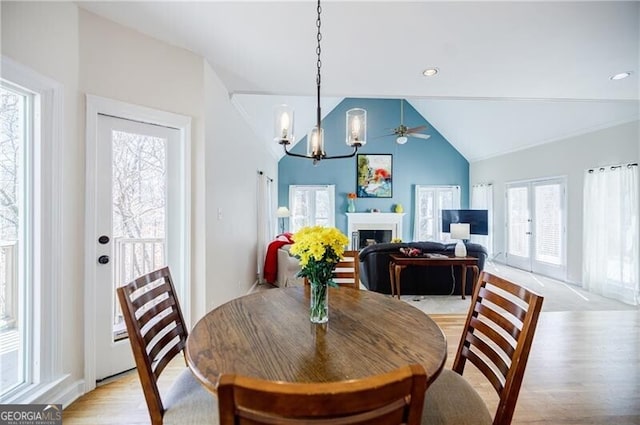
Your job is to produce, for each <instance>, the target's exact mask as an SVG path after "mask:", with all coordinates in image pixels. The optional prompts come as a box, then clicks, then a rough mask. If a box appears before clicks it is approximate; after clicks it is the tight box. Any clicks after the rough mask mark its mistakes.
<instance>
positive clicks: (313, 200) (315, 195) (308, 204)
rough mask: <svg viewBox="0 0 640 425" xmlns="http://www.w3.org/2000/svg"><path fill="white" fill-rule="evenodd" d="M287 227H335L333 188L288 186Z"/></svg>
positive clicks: (293, 228)
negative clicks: (288, 214) (288, 212)
mask: <svg viewBox="0 0 640 425" xmlns="http://www.w3.org/2000/svg"><path fill="white" fill-rule="evenodd" d="M289 209H290V211H291V216H290V217H289V227H290V230H291V232H297V231H298V230H300V228H302V227H304V226H334V225H335V211H336V209H335V186H333V185H322V186H298V185H291V186H289Z"/></svg>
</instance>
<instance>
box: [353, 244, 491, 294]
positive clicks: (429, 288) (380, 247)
mask: <svg viewBox="0 0 640 425" xmlns="http://www.w3.org/2000/svg"><path fill="white" fill-rule="evenodd" d="M455 245H456V244H455V243H449V244H443V243H439V242H408V243H381V244H376V245H370V246H368V247H366V248H364V249H363V250H362V251H360V281H361V282H362V284H363V285H364V286H365V287H367V289H369V290H370V291H375V292H380V293H383V294H391V282H390V279H389V262H390V260H391V258H390V257H389V255H390V254H398V253H400V248H405V247H409V248H418V249H420V250H421V251H422V252H423V253H438V254H445V255H454V251H455ZM466 246H467V255H468V256H471V257H476V258H477V259H478V268H479V269H480V271H482V270H483V269H484V262H485V260H486V259H487V250H486V249H485V247H483V246H482V245H479V244H475V243H467V244H466ZM460 273H461V272H460V267H453V270H452V269H451V268H449V267H407V268H406V269H405V270H403V272H402V288H401V290H402V295H449V294H454V295H462V292H461V288H460V287H461V284H460V282H461V274H460ZM466 280H467V282H466V288H465V292H464V293H465V294H467V295H469V294H471V293H472V290H473V284H474V282H473V271H472V270H471V268H469V269H467V279H466ZM452 289H453V293H452Z"/></svg>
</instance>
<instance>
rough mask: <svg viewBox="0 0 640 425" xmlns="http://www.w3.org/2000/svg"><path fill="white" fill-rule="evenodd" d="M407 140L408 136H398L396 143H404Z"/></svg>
mask: <svg viewBox="0 0 640 425" xmlns="http://www.w3.org/2000/svg"><path fill="white" fill-rule="evenodd" d="M407 140H409V139H408V138H407V136H398V138H397V139H396V143H397V144H399V145H404V144H405V143H407Z"/></svg>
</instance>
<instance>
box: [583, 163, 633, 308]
mask: <svg viewBox="0 0 640 425" xmlns="http://www.w3.org/2000/svg"><path fill="white" fill-rule="evenodd" d="M638 208H639V207H638V166H637V164H634V165H623V166H615V167H601V168H598V169H594V170H587V171H586V173H585V176H584V222H583V224H584V227H583V244H584V245H583V280H584V287H585V288H586V289H587V290H588V291H590V292H593V293H596V294H600V295H603V296H605V297H609V298H613V299H616V300H619V301H622V302H624V303H627V304H632V305H638V303H639V302H640V288H639V280H640V278H639V276H638V268H639V267H638V263H639V261H640V259H639V257H640V250H639V247H638V245H639V242H638Z"/></svg>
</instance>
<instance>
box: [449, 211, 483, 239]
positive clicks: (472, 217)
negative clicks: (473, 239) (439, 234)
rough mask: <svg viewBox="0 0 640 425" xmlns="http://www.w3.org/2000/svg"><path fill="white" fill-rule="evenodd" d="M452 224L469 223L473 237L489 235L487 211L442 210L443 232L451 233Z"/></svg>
mask: <svg viewBox="0 0 640 425" xmlns="http://www.w3.org/2000/svg"><path fill="white" fill-rule="evenodd" d="M451 223H469V233H471V234H472V235H488V234H489V214H488V211H487V210H442V231H443V232H444V233H451Z"/></svg>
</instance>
